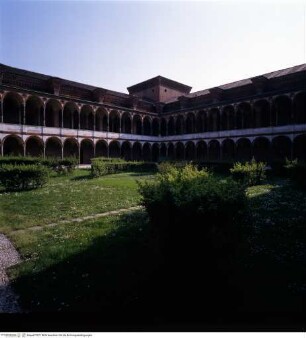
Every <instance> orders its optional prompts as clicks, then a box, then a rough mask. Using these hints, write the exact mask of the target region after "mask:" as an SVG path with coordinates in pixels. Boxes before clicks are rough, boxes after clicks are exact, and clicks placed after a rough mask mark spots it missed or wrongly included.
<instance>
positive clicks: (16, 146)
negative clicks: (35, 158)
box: [3, 135, 23, 156]
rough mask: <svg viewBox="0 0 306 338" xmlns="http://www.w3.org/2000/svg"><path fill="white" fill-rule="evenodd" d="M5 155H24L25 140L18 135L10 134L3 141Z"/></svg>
mask: <svg viewBox="0 0 306 338" xmlns="http://www.w3.org/2000/svg"><path fill="white" fill-rule="evenodd" d="M3 155H13V156H23V141H22V139H21V138H20V137H19V136H17V135H9V136H7V137H6V138H5V139H4V141H3Z"/></svg>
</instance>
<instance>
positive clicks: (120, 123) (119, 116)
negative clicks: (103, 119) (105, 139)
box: [119, 114, 122, 134]
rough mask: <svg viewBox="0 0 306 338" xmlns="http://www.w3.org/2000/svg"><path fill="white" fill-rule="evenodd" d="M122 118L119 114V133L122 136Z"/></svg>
mask: <svg viewBox="0 0 306 338" xmlns="http://www.w3.org/2000/svg"><path fill="white" fill-rule="evenodd" d="M121 118H122V115H121V114H119V133H120V134H121Z"/></svg>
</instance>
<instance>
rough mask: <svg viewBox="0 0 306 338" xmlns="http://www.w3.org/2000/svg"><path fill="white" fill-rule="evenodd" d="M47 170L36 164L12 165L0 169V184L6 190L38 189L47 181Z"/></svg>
mask: <svg viewBox="0 0 306 338" xmlns="http://www.w3.org/2000/svg"><path fill="white" fill-rule="evenodd" d="M48 177H49V170H48V168H46V167H44V166H42V165H37V164H22V165H12V164H6V165H2V166H1V167H0V184H1V185H3V186H4V187H5V188H6V189H7V190H25V189H30V188H38V187H42V186H43V185H45V184H46V183H47V181H48Z"/></svg>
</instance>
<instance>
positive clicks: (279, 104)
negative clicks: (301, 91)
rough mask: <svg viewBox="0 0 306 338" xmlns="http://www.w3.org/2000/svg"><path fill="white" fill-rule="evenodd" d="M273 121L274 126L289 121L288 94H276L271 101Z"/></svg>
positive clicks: (289, 106) (288, 122) (289, 104)
mask: <svg viewBox="0 0 306 338" xmlns="http://www.w3.org/2000/svg"><path fill="white" fill-rule="evenodd" d="M272 115H273V121H274V124H275V125H276V126H285V125H287V124H290V123H291V99H290V98H289V97H288V96H278V97H277V98H276V99H275V100H274V102H273V113H272Z"/></svg>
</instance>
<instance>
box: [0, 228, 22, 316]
mask: <svg viewBox="0 0 306 338" xmlns="http://www.w3.org/2000/svg"><path fill="white" fill-rule="evenodd" d="M20 261H21V260H20V257H19V254H18V252H17V251H16V249H15V248H14V246H13V244H12V243H11V242H10V240H9V239H8V238H7V237H6V236H4V235H3V234H0V313H18V312H22V311H21V308H20V306H19V304H18V297H17V295H16V294H15V293H14V291H13V289H12V287H11V286H10V282H9V279H8V276H7V274H6V269H7V268H8V267H10V266H13V265H15V264H18V263H19V262H20Z"/></svg>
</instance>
